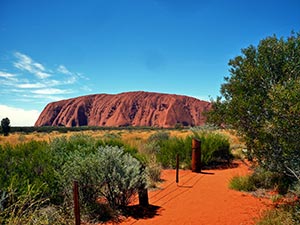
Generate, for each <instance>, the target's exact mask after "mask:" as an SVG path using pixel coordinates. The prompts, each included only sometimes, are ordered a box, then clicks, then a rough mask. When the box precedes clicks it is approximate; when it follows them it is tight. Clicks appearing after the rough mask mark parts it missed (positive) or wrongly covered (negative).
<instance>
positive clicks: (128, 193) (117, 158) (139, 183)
mask: <svg viewBox="0 0 300 225" xmlns="http://www.w3.org/2000/svg"><path fill="white" fill-rule="evenodd" d="M97 155H98V157H99V158H101V159H102V160H103V161H102V165H101V168H102V172H103V175H104V177H103V184H102V185H103V186H102V188H101V194H102V195H103V196H104V197H105V198H106V199H107V200H108V202H109V204H110V206H111V207H112V208H119V207H122V206H126V205H128V204H129V203H130V201H131V200H132V197H133V196H134V195H135V194H136V193H137V191H138V189H139V188H141V187H143V186H147V178H146V170H145V169H143V167H142V164H141V163H140V162H139V161H138V160H137V159H135V158H133V157H132V156H131V155H130V154H128V153H126V152H124V150H123V149H122V148H118V147H110V146H107V147H99V149H98V152H97Z"/></svg>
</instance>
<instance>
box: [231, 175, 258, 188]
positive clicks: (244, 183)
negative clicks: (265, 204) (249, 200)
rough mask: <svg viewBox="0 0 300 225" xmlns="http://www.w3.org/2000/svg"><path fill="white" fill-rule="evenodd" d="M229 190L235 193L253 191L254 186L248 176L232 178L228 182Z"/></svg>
mask: <svg viewBox="0 0 300 225" xmlns="http://www.w3.org/2000/svg"><path fill="white" fill-rule="evenodd" d="M229 188H231V189H233V190H237V191H247V192H248V191H255V190H256V187H255V184H254V183H253V182H252V180H251V179H250V176H234V177H233V178H232V179H231V180H230V182H229Z"/></svg>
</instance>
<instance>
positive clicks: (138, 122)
mask: <svg viewBox="0 0 300 225" xmlns="http://www.w3.org/2000/svg"><path fill="white" fill-rule="evenodd" d="M210 106H211V104H210V103H209V102H206V101H201V100H199V99H196V98H192V97H187V96H181V95H171V94H160V93H151V92H126V93H121V94H116V95H109V94H97V95H88V96H82V97H77V98H72V99H67V100H62V101H58V102H52V103H49V104H48V105H47V106H46V107H45V109H44V110H43V112H42V113H41V115H40V116H39V118H38V120H37V121H36V123H35V126H67V127H71V126H114V127H120V126H154V127H174V126H175V125H176V124H178V123H180V124H182V125H185V126H199V125H203V124H204V123H205V117H204V116H203V112H204V111H207V110H209V109H210Z"/></svg>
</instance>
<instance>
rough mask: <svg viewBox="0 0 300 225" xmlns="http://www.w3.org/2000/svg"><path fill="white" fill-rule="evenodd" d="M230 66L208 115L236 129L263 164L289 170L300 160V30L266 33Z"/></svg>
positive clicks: (278, 170)
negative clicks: (286, 34) (284, 35)
mask: <svg viewBox="0 0 300 225" xmlns="http://www.w3.org/2000/svg"><path fill="white" fill-rule="evenodd" d="M229 66H230V70H229V71H230V77H226V78H225V83H224V84H222V86H221V95H222V96H221V97H218V98H217V100H216V101H213V107H212V108H213V111H212V112H211V113H209V115H208V121H209V122H214V123H215V124H226V125H227V126H231V127H232V128H234V129H236V130H237V131H238V132H239V134H241V135H242V136H243V137H244V139H245V142H246V145H247V148H248V151H249V152H250V154H251V155H252V156H254V157H256V158H257V159H258V162H259V163H260V164H261V165H262V166H264V167H266V168H267V169H269V170H271V171H275V172H280V173H286V174H290V172H291V171H290V169H291V167H293V166H295V165H298V167H299V164H300V149H299V148H300V139H299V135H300V129H299V128H300V103H299V97H300V35H299V34H294V33H292V34H291V36H290V37H288V38H287V39H284V38H280V39H278V38H277V37H276V36H275V35H274V36H272V37H267V38H265V39H263V40H261V41H260V43H259V44H258V46H257V47H255V46H253V45H251V46H249V47H248V48H245V49H242V55H240V56H237V57H235V58H234V59H231V60H230V61H229ZM288 168H290V169H288ZM293 168H295V167H293ZM293 168H292V169H293ZM293 170H294V169H293Z"/></svg>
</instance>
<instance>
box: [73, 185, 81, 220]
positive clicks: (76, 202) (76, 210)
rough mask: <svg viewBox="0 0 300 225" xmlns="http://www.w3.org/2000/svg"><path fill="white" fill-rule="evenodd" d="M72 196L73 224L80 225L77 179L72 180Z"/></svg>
mask: <svg viewBox="0 0 300 225" xmlns="http://www.w3.org/2000/svg"><path fill="white" fill-rule="evenodd" d="M73 197H74V215H75V225H80V209H79V192H78V182H77V181H74V182H73Z"/></svg>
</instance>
